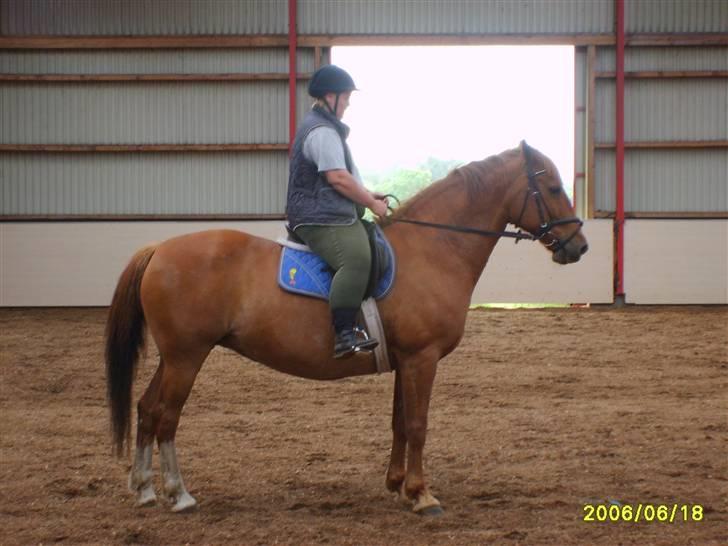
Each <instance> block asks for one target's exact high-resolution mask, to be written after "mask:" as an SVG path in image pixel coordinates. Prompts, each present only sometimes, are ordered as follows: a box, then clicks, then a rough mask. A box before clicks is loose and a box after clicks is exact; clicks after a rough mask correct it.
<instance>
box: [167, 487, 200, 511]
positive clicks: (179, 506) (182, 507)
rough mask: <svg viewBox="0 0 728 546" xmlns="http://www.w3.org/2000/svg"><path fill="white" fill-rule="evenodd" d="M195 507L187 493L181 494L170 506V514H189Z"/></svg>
mask: <svg viewBox="0 0 728 546" xmlns="http://www.w3.org/2000/svg"><path fill="white" fill-rule="evenodd" d="M196 507H197V501H196V500H195V498H194V497H193V496H192V495H190V494H189V493H186V492H185V493H183V494H182V495H180V496H179V498H178V499H177V502H175V503H174V505H173V506H172V512H174V513H176V514H179V513H182V512H191V511H192V510H194V509H195V508H196Z"/></svg>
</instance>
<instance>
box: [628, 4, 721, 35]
mask: <svg viewBox="0 0 728 546" xmlns="http://www.w3.org/2000/svg"><path fill="white" fill-rule="evenodd" d="M624 6H625V14H624V16H625V17H624V18H625V27H626V28H625V30H626V32H728V2H726V1H725V0H659V1H656V0H629V1H628V2H625V3H624Z"/></svg>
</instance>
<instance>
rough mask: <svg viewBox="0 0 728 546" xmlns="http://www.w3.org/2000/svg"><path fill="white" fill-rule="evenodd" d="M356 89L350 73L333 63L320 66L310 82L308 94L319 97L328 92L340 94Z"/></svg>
mask: <svg viewBox="0 0 728 546" xmlns="http://www.w3.org/2000/svg"><path fill="white" fill-rule="evenodd" d="M355 89H356V84H355V83H354V80H353V79H352V77H351V76H350V75H349V73H348V72H347V71H346V70H344V69H343V68H339V67H338V66H336V65H333V64H327V65H326V66H322V67H321V68H319V69H318V70H317V71H316V72H314V73H313V76H311V81H310V82H308V94H309V95H311V96H312V97H314V98H317V99H320V98H322V97H323V96H324V95H325V94H326V93H336V94H337V95H338V94H339V93H346V92H347V91H354V90H355Z"/></svg>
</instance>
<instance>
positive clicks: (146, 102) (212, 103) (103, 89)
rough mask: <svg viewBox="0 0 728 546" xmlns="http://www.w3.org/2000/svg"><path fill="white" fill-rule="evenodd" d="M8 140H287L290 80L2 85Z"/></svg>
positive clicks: (2, 138) (0, 128)
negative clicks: (288, 81)
mask: <svg viewBox="0 0 728 546" xmlns="http://www.w3.org/2000/svg"><path fill="white" fill-rule="evenodd" d="M0 118H2V120H3V123H2V125H0V142H3V143H13V144H155V143H171V144H219V143H286V142H287V141H288V83H287V82H286V81H270V82H223V83H206V82H205V83H199V82H189V83H149V82H144V83H137V82H132V83H116V82H115V83H86V82H84V83H55V84H50V85H49V84H45V83H43V84H36V83H32V84H26V83H23V84H12V85H8V86H4V87H2V88H0Z"/></svg>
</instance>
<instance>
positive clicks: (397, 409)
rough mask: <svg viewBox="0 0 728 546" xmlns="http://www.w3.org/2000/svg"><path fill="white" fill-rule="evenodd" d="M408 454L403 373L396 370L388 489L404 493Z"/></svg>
mask: <svg viewBox="0 0 728 546" xmlns="http://www.w3.org/2000/svg"><path fill="white" fill-rule="evenodd" d="M406 455H407V434H406V432H405V423H404V401H403V400H402V375H401V373H400V372H398V371H395V372H394V402H393V403H392V453H391V455H390V457H389V468H388V469H387V481H386V484H387V489H389V490H390V491H391V492H392V493H397V494H402V495H404V491H403V490H402V485H403V484H404V476H405V474H404V471H405V464H404V463H405V456H406Z"/></svg>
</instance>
